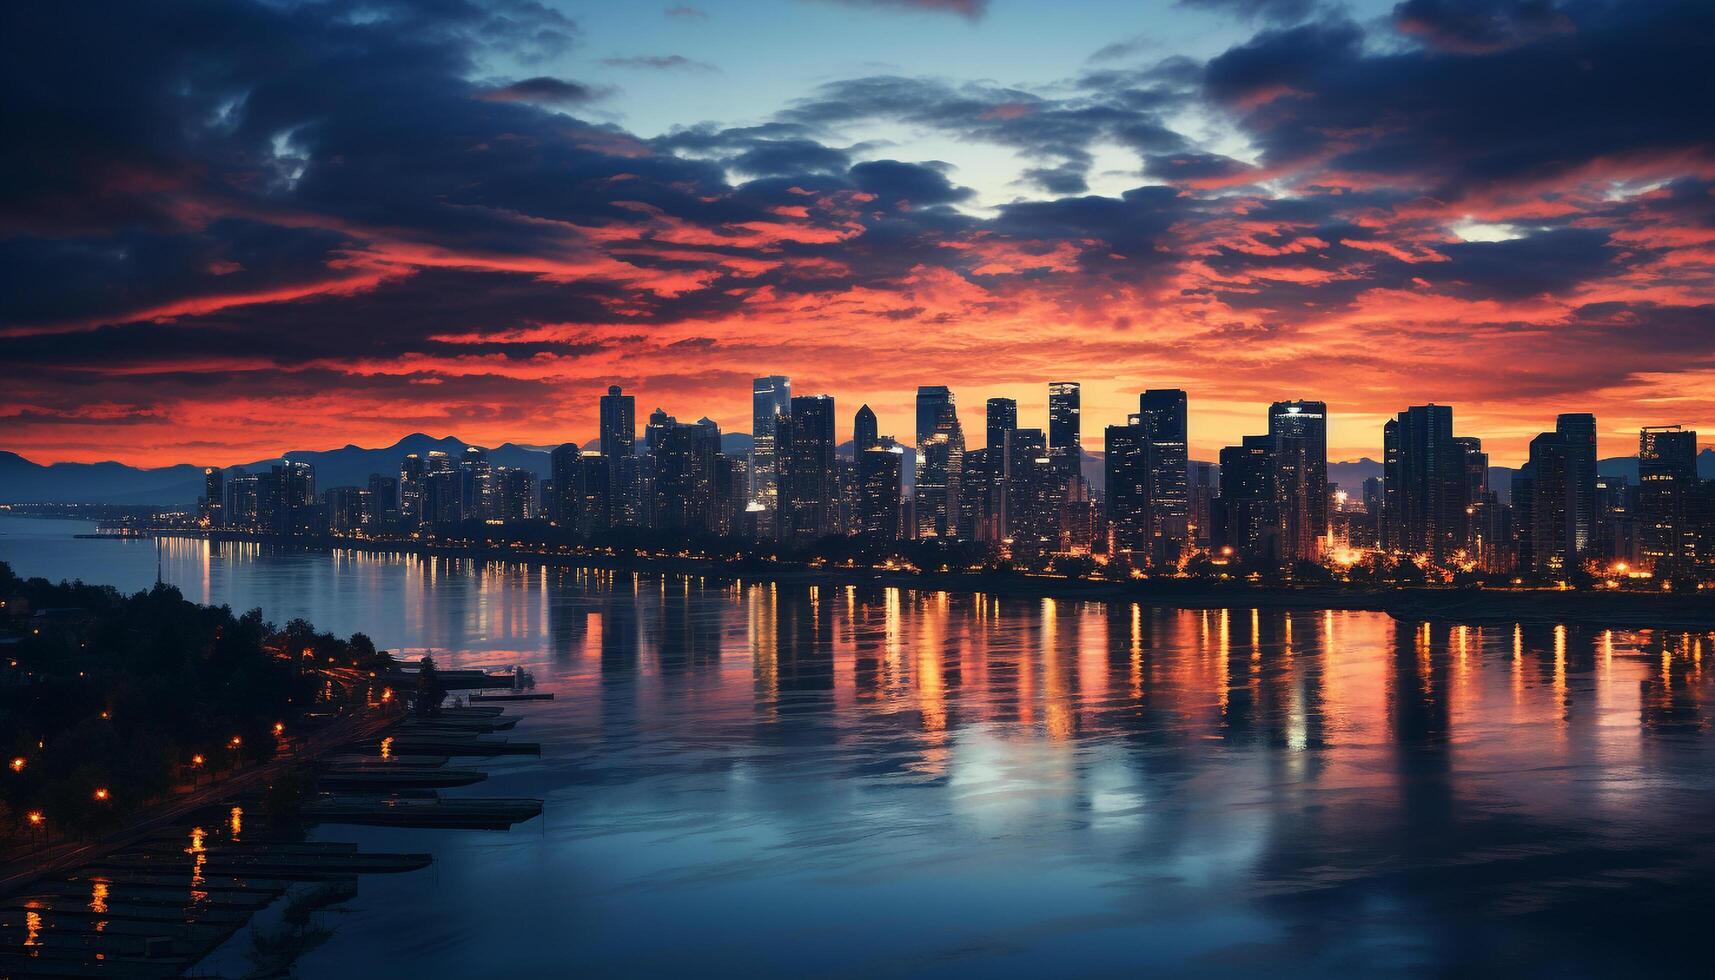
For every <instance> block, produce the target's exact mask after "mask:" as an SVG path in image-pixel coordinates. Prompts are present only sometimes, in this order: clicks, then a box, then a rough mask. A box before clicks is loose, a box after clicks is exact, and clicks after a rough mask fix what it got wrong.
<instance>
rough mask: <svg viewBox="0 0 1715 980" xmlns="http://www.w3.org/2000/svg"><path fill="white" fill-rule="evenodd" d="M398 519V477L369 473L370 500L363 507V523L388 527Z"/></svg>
mask: <svg viewBox="0 0 1715 980" xmlns="http://www.w3.org/2000/svg"><path fill="white" fill-rule="evenodd" d="M398 520H399V481H398V479H397V478H395V477H391V476H384V475H382V474H380V473H371V474H369V501H368V503H367V505H365V507H364V509H363V523H364V524H366V525H368V526H370V527H386V526H390V525H393V524H396V523H397V522H398Z"/></svg>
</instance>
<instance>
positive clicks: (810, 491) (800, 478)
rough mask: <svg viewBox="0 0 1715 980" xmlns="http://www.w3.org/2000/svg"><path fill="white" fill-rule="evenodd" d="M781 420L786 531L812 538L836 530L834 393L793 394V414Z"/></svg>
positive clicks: (803, 540) (792, 538)
mask: <svg viewBox="0 0 1715 980" xmlns="http://www.w3.org/2000/svg"><path fill="white" fill-rule="evenodd" d="M780 423H781V424H780V425H779V426H777V428H776V436H778V437H779V442H778V459H779V464H780V465H779V468H780V484H779V497H780V508H781V510H780V516H781V532H780V537H781V539H782V540H784V541H788V542H791V543H793V544H807V543H809V542H811V541H814V540H816V539H817V538H820V537H823V536H825V535H828V534H832V533H833V532H834V495H835V492H836V490H837V486H836V473H835V465H834V450H835V447H836V445H837V443H836V441H835V436H834V399H833V397H832V396H830V395H796V396H793V398H792V403H791V414H790V415H789V416H786V417H784V418H782V419H781V420H780Z"/></svg>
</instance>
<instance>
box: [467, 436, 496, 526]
mask: <svg viewBox="0 0 1715 980" xmlns="http://www.w3.org/2000/svg"><path fill="white" fill-rule="evenodd" d="M458 472H459V519H460V520H466V521H468V520H483V519H485V518H488V517H491V516H493V514H494V511H495V506H494V468H493V467H492V466H490V465H489V462H488V450H486V449H483V448H482V447H480V446H466V447H465V450H464V455H463V456H461V457H460V459H459V464H458Z"/></svg>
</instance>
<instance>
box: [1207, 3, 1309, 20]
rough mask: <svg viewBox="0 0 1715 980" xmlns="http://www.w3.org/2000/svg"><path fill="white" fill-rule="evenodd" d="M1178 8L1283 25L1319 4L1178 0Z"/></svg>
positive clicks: (1297, 18) (1307, 14)
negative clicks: (1214, 12)
mask: <svg viewBox="0 0 1715 980" xmlns="http://www.w3.org/2000/svg"><path fill="white" fill-rule="evenodd" d="M1179 6H1181V7H1189V8H1191V9H1193V10H1218V11H1221V12H1223V13H1227V14H1232V15H1233V16H1235V17H1241V18H1244V19H1247V20H1263V21H1269V22H1272V23H1277V24H1284V23H1293V22H1296V21H1300V20H1303V19H1304V18H1306V17H1309V16H1310V15H1311V14H1312V13H1314V12H1315V11H1316V10H1317V9H1318V8H1319V7H1320V6H1321V4H1320V3H1319V2H1318V0H1179Z"/></svg>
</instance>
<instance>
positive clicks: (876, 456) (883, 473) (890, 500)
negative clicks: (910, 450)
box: [856, 440, 905, 541]
mask: <svg viewBox="0 0 1715 980" xmlns="http://www.w3.org/2000/svg"><path fill="white" fill-rule="evenodd" d="M904 461H905V454H904V453H903V452H902V451H901V450H900V448H899V447H898V446H882V445H881V444H880V442H879V440H878V441H877V443H876V444H875V445H872V446H870V447H868V448H866V449H863V450H861V451H860V452H858V454H857V460H856V464H857V501H858V520H857V524H858V531H859V533H861V534H864V535H868V536H870V537H876V538H881V539H883V540H886V541H892V540H894V539H896V538H898V537H899V529H900V511H899V500H900V494H901V486H900V481H901V479H902V478H903V475H904V474H903V464H904Z"/></svg>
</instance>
